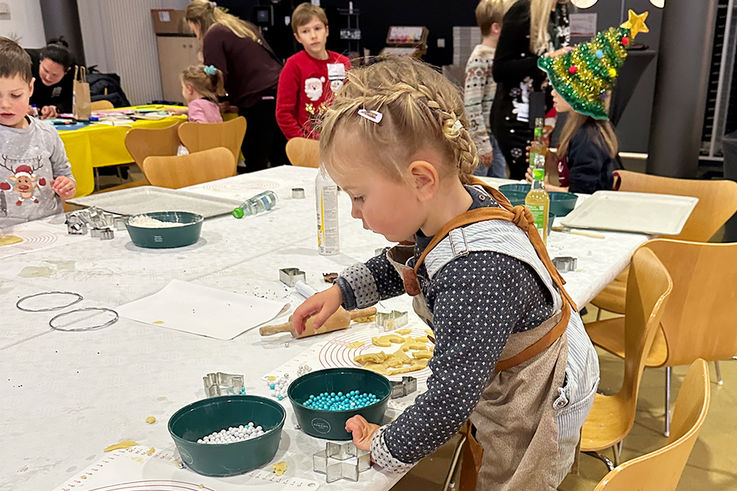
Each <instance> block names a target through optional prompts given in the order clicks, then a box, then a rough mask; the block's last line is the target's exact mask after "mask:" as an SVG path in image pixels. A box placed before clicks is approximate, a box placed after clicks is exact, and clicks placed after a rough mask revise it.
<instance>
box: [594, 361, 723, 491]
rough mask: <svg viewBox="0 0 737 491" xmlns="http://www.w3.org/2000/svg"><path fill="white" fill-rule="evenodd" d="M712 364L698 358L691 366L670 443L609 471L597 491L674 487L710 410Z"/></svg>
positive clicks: (679, 394) (671, 488)
mask: <svg viewBox="0 0 737 491" xmlns="http://www.w3.org/2000/svg"><path fill="white" fill-rule="evenodd" d="M709 400H710V387H709V366H708V365H707V363H706V362H705V361H704V360H696V361H695V362H694V363H693V364H692V365H691V368H689V369H688V373H687V374H686V379H685V380H684V381H683V385H681V390H680V392H679V393H678V400H677V401H676V405H675V408H674V410H673V423H672V426H671V436H670V438H669V439H668V444H667V445H665V446H664V447H662V448H659V449H658V450H655V451H653V452H650V453H648V454H645V455H643V456H641V457H637V458H636V459H632V460H629V461H627V462H625V463H624V464H622V465H620V466H618V467H617V468H616V469H614V470H613V471H611V472H609V474H607V475H606V476H604V478H603V479H602V480H601V481H600V482H599V485H598V486H596V490H595V491H620V490H621V491H630V490H632V489H640V490H658V491H667V490H675V489H676V486H677V485H678V481H679V480H680V479H681V474H682V473H683V468H684V467H685V465H686V461H687V460H688V456H689V455H690V454H691V450H692V449H693V446H694V444H695V443H696V439H697V438H698V436H699V431H700V430H701V426H702V425H703V424H704V420H706V415H707V413H708V412H709Z"/></svg>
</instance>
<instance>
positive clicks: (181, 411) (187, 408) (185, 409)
mask: <svg viewBox="0 0 737 491" xmlns="http://www.w3.org/2000/svg"><path fill="white" fill-rule="evenodd" d="M218 399H221V400H222V399H240V400H258V401H261V402H264V401H265V402H266V403H267V405H269V406H271V407H273V408H275V409H278V411H280V415H281V418H280V420H279V422H278V423H277V424H275V425H274V426H273V427H272V428H270V429H269V430H268V431H265V432H264V434H263V435H261V436H257V437H256V438H249V439H248V440H242V441H239V442H231V443H199V442H197V441H192V440H187V439H186V438H183V437H181V436H179V435H177V434H176V433H174V430H172V428H171V425H172V421H173V420H174V418H175V417H178V416H181V415H183V414H184V413H186V412H189V411H191V410H192V406H194V405H195V404H199V403H201V402H202V401H213V400H218ZM286 419H287V411H286V409H284V406H282V405H281V404H279V403H278V402H276V401H273V400H271V399H269V398H268V397H263V396H257V395H251V394H232V395H224V396H215V397H206V398H204V399H200V400H198V401H194V402H190V403H189V404H187V405H186V406H183V407H181V408H179V409H177V410H176V411H174V414H172V415H171V416H170V417H169V421H168V422H167V424H166V428H167V429H168V430H169V435H171V437H172V438H173V439H174V441H182V442H186V443H190V444H194V445H206V446H208V447H209V446H214V445H234V444H237V443H255V442H258V441H259V440H261V439H262V438H266V437H267V436H270V434H271V433H273V432H274V431H276V430H279V431H281V430H282V428H283V427H284V423H285V422H286Z"/></svg>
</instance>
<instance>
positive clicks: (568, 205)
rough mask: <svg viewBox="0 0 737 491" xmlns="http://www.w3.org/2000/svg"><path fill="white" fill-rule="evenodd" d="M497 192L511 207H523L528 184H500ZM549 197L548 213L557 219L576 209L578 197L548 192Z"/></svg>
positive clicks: (571, 194) (528, 189)
mask: <svg viewBox="0 0 737 491" xmlns="http://www.w3.org/2000/svg"><path fill="white" fill-rule="evenodd" d="M499 191H501V192H502V194H503V195H504V196H506V197H507V199H508V200H509V202H510V203H512V206H518V205H524V204H525V197H526V196H527V193H529V192H530V185H529V184H502V185H501V186H499ZM548 195H549V196H550V213H552V214H553V215H555V216H557V217H564V216H566V215H568V214H569V213H570V212H571V211H572V210H573V208H575V207H576V200H578V196H576V195H575V194H573V193H561V192H558V191H548Z"/></svg>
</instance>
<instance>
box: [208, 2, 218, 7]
mask: <svg viewBox="0 0 737 491" xmlns="http://www.w3.org/2000/svg"><path fill="white" fill-rule="evenodd" d="M217 6H218V4H216V3H215V2H210V7H212V8H215V7H217Z"/></svg>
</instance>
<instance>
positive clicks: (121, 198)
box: [69, 186, 241, 218]
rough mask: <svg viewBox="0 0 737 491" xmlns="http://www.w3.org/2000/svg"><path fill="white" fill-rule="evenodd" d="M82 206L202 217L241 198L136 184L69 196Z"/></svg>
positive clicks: (222, 211) (221, 210)
mask: <svg viewBox="0 0 737 491" xmlns="http://www.w3.org/2000/svg"><path fill="white" fill-rule="evenodd" d="M69 202H70V203H73V204H75V205H82V206H96V207H98V208H101V209H103V210H105V211H108V212H110V213H119V214H122V215H138V214H140V213H150V212H152V211H189V212H191V213H198V214H200V215H202V216H203V217H205V218H208V217H214V216H217V215H224V214H226V213H230V212H231V211H233V208H235V207H236V206H238V205H240V204H241V202H240V201H238V200H235V199H228V198H223V197H218V196H208V195H206V194H200V193H193V192H189V191H182V190H181V189H169V188H160V187H156V186H139V187H135V188H128V189H121V190H119V191H111V192H109V193H101V194H91V195H89V196H83V197H80V198H74V199H70V200H69Z"/></svg>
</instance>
